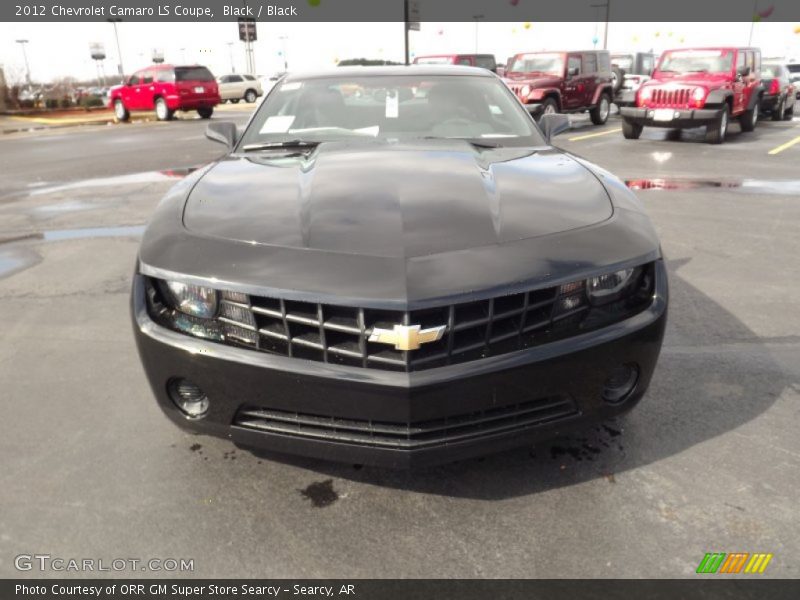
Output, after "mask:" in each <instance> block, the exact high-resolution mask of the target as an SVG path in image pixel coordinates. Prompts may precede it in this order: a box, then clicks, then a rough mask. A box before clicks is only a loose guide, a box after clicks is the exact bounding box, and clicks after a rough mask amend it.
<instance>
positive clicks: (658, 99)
mask: <svg viewBox="0 0 800 600" xmlns="http://www.w3.org/2000/svg"><path fill="white" fill-rule="evenodd" d="M691 98H692V88H669V89H666V88H655V89H654V90H653V95H652V99H651V100H650V102H648V106H651V107H655V108H658V107H664V108H686V107H688V106H689V101H690V100H691Z"/></svg>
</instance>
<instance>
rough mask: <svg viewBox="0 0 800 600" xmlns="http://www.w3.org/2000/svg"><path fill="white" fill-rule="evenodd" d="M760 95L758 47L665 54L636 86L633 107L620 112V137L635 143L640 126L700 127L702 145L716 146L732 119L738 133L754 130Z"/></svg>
mask: <svg viewBox="0 0 800 600" xmlns="http://www.w3.org/2000/svg"><path fill="white" fill-rule="evenodd" d="M763 93H764V87H763V85H762V83H761V51H760V50H759V49H758V48H692V49H682V50H667V51H666V52H664V54H662V55H661V60H660V61H659V63H658V66H657V67H656V70H655V71H654V73H653V77H652V79H650V81H648V82H646V83H644V84H642V86H641V87H640V88H639V91H638V93H637V95H636V106H627V107H622V108H620V115H621V116H622V134H623V135H624V136H625V137H626V138H627V139H629V140H635V139H638V138H639V136H640V135H641V134H642V128H643V127H644V126H645V125H647V126H651V127H669V128H673V129H684V128H691V127H702V126H705V127H706V141H707V142H709V143H711V144H720V143H722V142H723V141H725V134H726V133H727V131H728V123H729V122H730V120H731V118H738V119H739V124H740V125H741V127H742V131H753V129H754V128H755V126H756V122H757V121H758V108H759V104H760V99H761V96H762V95H763Z"/></svg>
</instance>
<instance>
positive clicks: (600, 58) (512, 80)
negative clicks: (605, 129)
mask: <svg viewBox="0 0 800 600" xmlns="http://www.w3.org/2000/svg"><path fill="white" fill-rule="evenodd" d="M504 78H505V81H506V83H507V84H508V86H509V87H510V88H511V90H512V91H513V92H514V93H515V94H516V95H517V97H519V99H520V101H522V103H523V104H524V105H525V107H526V108H527V109H528V112H530V113H531V114H532V115H533V116H534V117H535V118H537V119H538V118H539V117H540V116H541V115H546V114H549V113H556V112H564V113H574V112H585V111H587V110H588V111H589V114H590V116H591V117H592V123H594V124H595V125H602V124H603V123H605V122H606V121H607V120H608V115H609V113H610V112H611V100H612V98H613V96H614V91H613V85H612V79H611V56H610V55H609V53H608V52H607V51H606V50H582V51H571V52H528V53H526V54H517V55H516V56H514V57H513V58H511V59H509V61H508V68H507V69H506V72H505V77H504Z"/></svg>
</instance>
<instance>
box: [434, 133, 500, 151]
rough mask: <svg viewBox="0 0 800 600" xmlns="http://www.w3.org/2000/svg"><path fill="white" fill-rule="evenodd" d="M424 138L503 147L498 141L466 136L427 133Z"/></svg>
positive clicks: (479, 146) (479, 145) (485, 146)
mask: <svg viewBox="0 0 800 600" xmlns="http://www.w3.org/2000/svg"><path fill="white" fill-rule="evenodd" d="M422 139H423V140H461V141H462V142H467V143H468V144H471V145H473V146H475V147H476V148H501V147H502V145H501V144H499V143H497V142H489V141H486V140H481V139H475V138H464V137H444V136H437V135H426V136H425V137H423V138H422Z"/></svg>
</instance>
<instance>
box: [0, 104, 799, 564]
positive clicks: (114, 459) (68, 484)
mask: <svg viewBox="0 0 800 600" xmlns="http://www.w3.org/2000/svg"><path fill="white" fill-rule="evenodd" d="M223 116H224V118H226V119H232V120H234V121H237V122H238V123H243V122H244V121H245V120H246V118H247V112H246V110H236V111H233V110H231V111H228V112H226V113H225V114H224V115H215V119H219V118H223ZM205 126H206V122H204V121H201V120H181V121H175V122H171V123H155V122H153V123H134V124H129V125H114V126H101V127H97V126H87V127H82V128H76V129H70V130H57V131H45V132H33V133H22V134H11V135H5V136H3V137H2V138H0V164H2V165H3V168H2V170H0V382H1V383H2V385H1V386H0V390H1V391H0V408H2V411H3V414H4V415H5V416H4V418H3V419H2V421H0V453H2V457H3V469H1V470H0V577H20V576H21V577H26V576H42V575H44V576H59V575H62V576H63V575H65V573H55V572H47V573H43V574H41V573H38V572H24V573H21V572H18V571H16V570H15V568H14V565H13V557H14V556H16V555H18V554H32V553H45V554H50V555H52V556H54V557H63V558H84V557H87V558H96V559H97V558H103V559H105V560H109V561H110V560H111V559H113V558H117V557H125V558H128V557H137V558H142V559H146V558H187V559H194V571H193V572H191V573H183V574H181V575H183V576H192V577H243V576H259V577H634V578H635V577H692V576H695V575H694V572H695V569H696V568H697V565H698V564H699V562H700V560H701V559H702V558H703V555H704V554H705V553H706V552H736V551H745V552H770V553H773V554H774V558H773V559H772V561H771V563H770V564H769V567H768V569H767V571H766V573H765V574H764V575H761V577H798V576H800V569H799V568H798V562H797V557H798V555H800V519H798V508H797V507H798V505H797V493H798V490H800V436H798V435H797V423H798V418H799V417H800V408H799V407H800V310H798V294H799V293H800V261H798V259H797V257H798V256H800V236H798V223H800V171H799V170H798V168H797V165H798V163H799V161H800V144H796V145H793V146H788V147H786V148H785V149H783V150H781V151H779V152H777V153H773V154H770V152H771V151H774V150H775V149H776V148H779V147H781V146H785V145H786V144H787V143H789V142H791V140H793V139H795V138H796V137H797V136H800V121H797V120H795V121H793V122H782V123H773V122H764V123H761V124H760V125H759V126H758V128H757V130H756V131H755V132H754V133H751V134H745V133H739V132H738V125H732V127H731V134H730V138H729V140H728V142H726V143H725V144H724V145H722V146H711V145H707V144H705V143H703V142H702V136H701V135H700V134H698V133H695V132H684V133H683V134H682V135H676V134H674V133H670V132H667V131H659V130H645V133H644V135H643V136H642V138H641V139H640V140H638V141H627V140H624V139H623V138H622V135H621V133H620V132H619V131H615V130H616V129H619V121H618V120H617V119H616V118H615V117H612V119H611V120H610V121H609V123H608V124H607V125H605V126H603V127H592V126H590V125H588V121H586V119H583V118H576V119H575V128H574V129H573V130H572V131H570V132H567V133H565V134H563V135H562V136H561V137H559V138H557V143H558V144H559V145H561V146H562V147H564V148H565V149H567V150H569V151H572V152H575V153H576V154H579V155H581V156H583V157H585V158H587V159H589V160H591V161H593V162H596V163H597V164H599V165H601V166H603V167H605V168H607V169H609V170H611V171H612V172H614V173H616V174H617V175H619V176H620V177H622V178H624V179H626V180H629V181H630V182H631V185H632V186H634V187H638V188H639V189H640V191H639V192H638V194H639V197H640V198H641V200H642V201H643V203H644V204H645V206H646V208H647V210H648V211H649V213H650V215H651V217H652V219H653V221H654V224H655V226H656V228H657V229H658V231H659V234H660V235H661V239H662V243H663V248H664V252H665V254H666V257H667V259H668V266H669V272H670V284H671V306H670V317H669V325H668V331H667V336H666V339H665V344H664V348H663V352H662V356H661V360H660V363H659V365H658V367H657V370H656V373H655V377H654V380H653V382H652V385H651V388H650V391H649V392H648V394H647V395H646V396H645V398H644V400H643V401H642V403H641V404H640V405H639V406H638V407H637V408H636V410H634V411H633V412H632V413H631V414H629V415H627V416H626V417H624V418H622V419H619V420H616V421H610V422H607V423H604V424H602V425H600V426H597V427H595V428H593V429H590V430H588V431H586V432H584V433H580V434H576V435H573V436H571V437H569V438H564V439H559V440H554V441H553V442H550V443H546V444H541V445H539V446H536V447H530V448H524V449H520V450H516V451H513V452H506V453H503V454H498V455H494V456H490V457H486V458H484V459H478V460H469V461H465V462H461V463H456V464H452V465H446V466H442V467H437V468H431V469H425V470H419V471H411V472H394V471H385V470H381V469H374V468H369V467H364V468H358V467H357V466H353V465H337V464H328V463H325V462H322V461H311V460H305V459H297V458H295V459H289V458H281V457H276V456H269V457H267V456H257V455H254V454H251V453H249V452H246V451H243V450H239V449H236V448H235V447H234V446H233V445H231V444H230V443H229V442H226V441H224V440H220V439H213V438H207V437H200V436H192V435H189V434H186V433H184V432H182V431H180V430H178V429H176V428H175V427H174V426H173V425H172V424H171V423H170V422H168V421H167V419H166V418H164V416H163V415H162V414H161V413H160V411H159V409H158V408H157V407H156V404H155V402H154V400H153V398H152V396H151V392H150V390H149V388H148V386H147V382H146V380H145V377H144V374H143V372H142V369H141V367H140V365H139V360H138V357H137V355H136V350H135V347H134V343H133V337H132V334H131V325H130V318H129V313H128V290H129V285H130V278H131V273H132V270H133V268H134V262H135V258H136V251H137V246H138V235H139V234H140V232H141V229H142V225H144V224H145V223H146V221H147V218H148V215H149V214H150V213H151V211H152V210H153V208H154V206H155V204H156V203H157V202H158V199H159V198H160V197H161V196H162V195H163V194H164V192H165V191H166V190H167V189H168V188H169V187H170V185H171V184H172V183H173V182H174V181H176V180H177V178H178V177H180V176H181V175H182V173H183V171H182V169H184V168H186V167H191V166H194V165H197V164H200V163H203V162H206V161H209V160H212V159H213V158H215V157H216V156H218V155H219V154H220V153H221V147H220V146H219V145H216V144H213V143H211V142H209V141H207V140H205V139H204V137H203V130H204V128H205ZM140 574H144V575H147V576H160V575H164V574H165V573H158V572H147V573H136V572H133V573H131V572H123V573H117V574H116V575H118V576H119V575H124V576H137V575H140ZM66 575H69V574H66ZM105 575H108V573H106V574H105ZM169 575H174V574H173V573H169Z"/></svg>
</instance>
